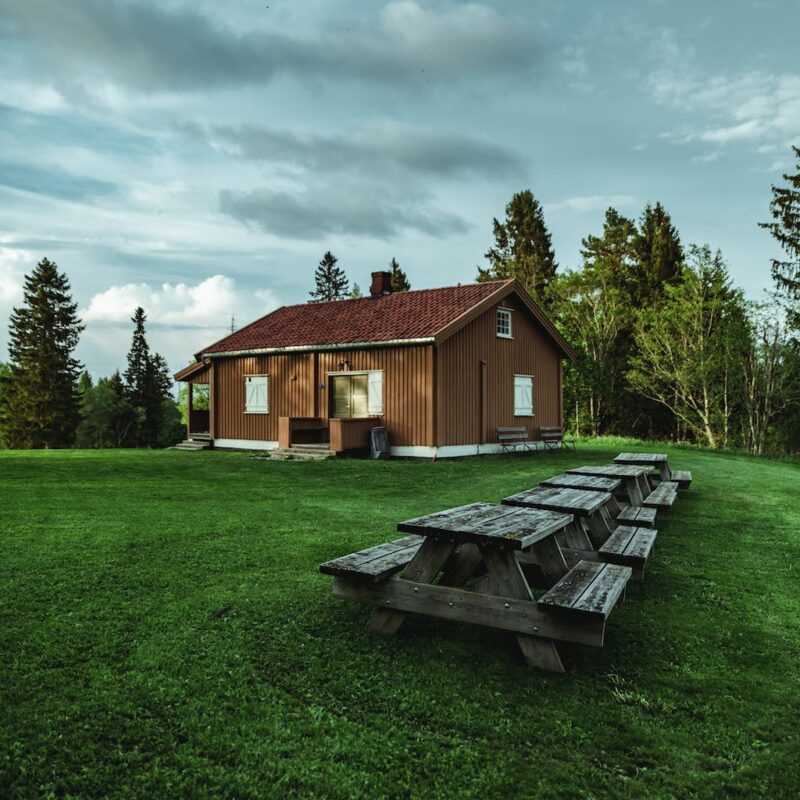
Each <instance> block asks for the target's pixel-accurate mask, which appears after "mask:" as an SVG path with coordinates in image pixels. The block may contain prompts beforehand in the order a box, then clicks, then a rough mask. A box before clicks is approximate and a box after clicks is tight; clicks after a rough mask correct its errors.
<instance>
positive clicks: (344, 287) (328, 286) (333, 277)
mask: <svg viewBox="0 0 800 800" xmlns="http://www.w3.org/2000/svg"><path fill="white" fill-rule="evenodd" d="M338 260H339V259H337V258H336V256H335V255H334V254H333V253H331V251H330V250H328V251H326V253H325V255H324V256H322V259H321V260H320V262H319V266H318V267H317V270H316V272H315V273H314V283H315V286H314V291H313V292H309V295H311V300H309V302H310V303H324V302H325V301H327V300H342V299H344V298H345V297H347V295H348V294H349V292H350V287H349V282H348V280H347V276H346V275H345V274H344V270H343V269H341V267H337V266H336V263H337V261H338Z"/></svg>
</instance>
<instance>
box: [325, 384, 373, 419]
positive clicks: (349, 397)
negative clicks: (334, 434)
mask: <svg viewBox="0 0 800 800" xmlns="http://www.w3.org/2000/svg"><path fill="white" fill-rule="evenodd" d="M368 414H369V378H368V376H367V375H333V376H331V416H332V417H334V418H335V419H352V418H353V417H366V416H368Z"/></svg>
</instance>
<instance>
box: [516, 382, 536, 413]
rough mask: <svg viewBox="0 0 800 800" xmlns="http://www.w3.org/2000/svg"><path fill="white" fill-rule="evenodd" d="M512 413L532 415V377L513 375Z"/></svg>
mask: <svg viewBox="0 0 800 800" xmlns="http://www.w3.org/2000/svg"><path fill="white" fill-rule="evenodd" d="M514 414H515V416H518V417H532V416H533V378H531V377H530V376H528V375H515V376H514Z"/></svg>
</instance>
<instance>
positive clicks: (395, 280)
mask: <svg viewBox="0 0 800 800" xmlns="http://www.w3.org/2000/svg"><path fill="white" fill-rule="evenodd" d="M389 270H390V271H391V273H392V291H395V292H407V291H408V290H409V289H410V288H411V284H410V283H409V280H408V275H406V273H405V271H404V270H402V269H400V265H399V264H398V263H397V259H396V258H393V259H392V260H391V262H390V263H389Z"/></svg>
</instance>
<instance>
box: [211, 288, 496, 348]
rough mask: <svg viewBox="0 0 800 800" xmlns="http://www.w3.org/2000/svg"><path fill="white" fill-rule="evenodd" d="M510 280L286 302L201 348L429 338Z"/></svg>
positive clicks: (331, 343) (305, 344)
mask: <svg viewBox="0 0 800 800" xmlns="http://www.w3.org/2000/svg"><path fill="white" fill-rule="evenodd" d="M508 283H510V281H490V282H487V283H472V284H466V285H464V286H449V287H446V288H443V289H420V290H416V291H410V292H395V293H394V294H389V295H385V296H383V297H377V298H372V297H359V298H357V299H354V300H333V301H331V302H327V303H304V304H302V305H297V306H283V307H282V308H279V309H277V311H273V312H272V313H271V314H267V316H265V317H261V319H257V320H256V321H255V322H253V323H251V324H250V325H248V326H247V327H245V328H241V329H240V330H238V331H235V332H234V333H232V334H231V335H230V336H226V337H225V338H224V339H220V340H219V341H218V342H214V344H212V345H209V346H208V347H205V348H203V350H201V351H200V353H199V354H198V356H199V355H200V354H206V355H207V354H211V353H230V352H239V351H248V350H267V349H272V348H283V347H315V346H323V345H336V344H355V343H362V342H363V343H380V342H391V341H396V340H408V339H427V338H432V337H433V336H435V335H436V334H437V333H438V332H439V331H441V330H442V329H443V328H445V327H446V326H447V325H449V324H450V323H452V322H453V321H455V320H456V319H458V318H459V317H460V316H461V315H462V314H465V313H467V312H468V311H469V310H470V309H472V308H474V307H475V306H476V305H478V304H479V303H481V302H482V301H483V300H486V298H488V297H489V296H490V295H492V294H493V293H494V292H496V291H498V289H501V288H502V287H503V286H506V285H507V284H508Z"/></svg>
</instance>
